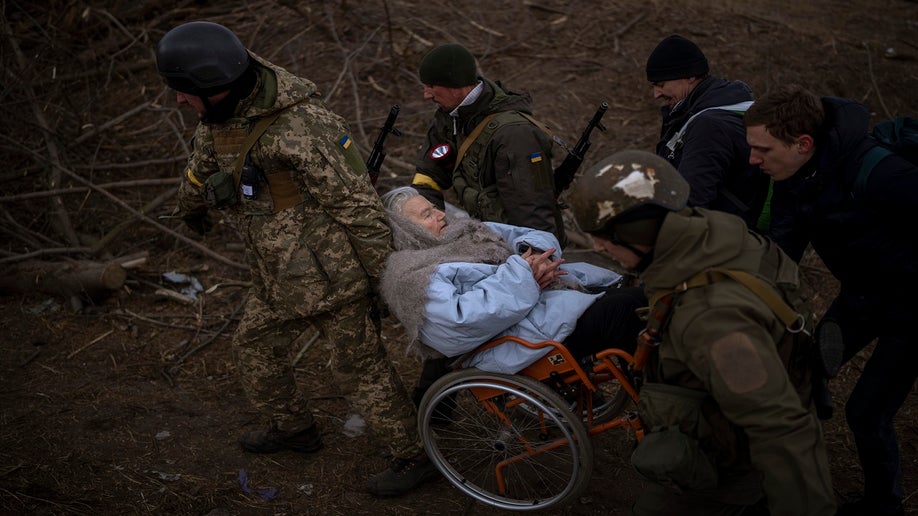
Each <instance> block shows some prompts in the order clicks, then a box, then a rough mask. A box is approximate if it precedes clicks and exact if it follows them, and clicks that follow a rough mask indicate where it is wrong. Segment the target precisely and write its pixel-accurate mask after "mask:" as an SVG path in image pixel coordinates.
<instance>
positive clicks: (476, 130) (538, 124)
mask: <svg viewBox="0 0 918 516" xmlns="http://www.w3.org/2000/svg"><path fill="white" fill-rule="evenodd" d="M516 113H517V114H518V115H520V116H521V117H523V118H525V119H526V120H529V121H530V122H531V123H532V125H534V126H536V127H538V128H539V129H541V130H542V131H545V134H547V135H548V136H549V138H553V137H554V134H553V133H552V132H551V130H550V129H549V128H548V126H546V125H545V124H543V123H542V122H539V121H538V120H536V119H535V118H533V117H532V116H530V115H528V114H526V113H523V112H520V111H517V112H516ZM497 114H498V113H491V114H490V115H488V116H486V117H484V118H483V119H482V120H481V122H478V125H476V126H475V128H474V129H472V132H470V133H469V135H468V136H466V138H465V140H463V141H462V145H461V146H460V147H459V152H458V153H457V154H456V167H458V166H459V164H460V163H462V158H463V157H464V156H465V153H466V152H468V150H469V147H470V146H471V145H472V143H474V142H475V140H476V139H478V135H480V134H481V132H482V131H484V128H485V127H486V126H487V125H488V122H489V121H490V120H491V119H492V118H494V117H495V116H496V115H497Z"/></svg>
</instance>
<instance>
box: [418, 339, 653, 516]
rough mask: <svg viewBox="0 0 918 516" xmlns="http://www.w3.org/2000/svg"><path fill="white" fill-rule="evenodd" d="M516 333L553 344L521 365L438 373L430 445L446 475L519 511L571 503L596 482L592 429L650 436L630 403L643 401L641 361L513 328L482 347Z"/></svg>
mask: <svg viewBox="0 0 918 516" xmlns="http://www.w3.org/2000/svg"><path fill="white" fill-rule="evenodd" d="M507 341H514V342H517V343H518V344H521V345H523V346H527V347H530V348H544V347H550V348H551V349H550V350H549V352H548V353H547V354H546V355H545V356H543V357H542V358H540V359H539V360H537V361H536V362H535V363H533V364H531V365H529V366H528V367H526V368H525V369H523V370H522V371H520V372H518V373H517V374H512V375H508V374H501V373H490V372H485V371H481V370H478V369H474V368H467V369H458V370H454V371H452V372H450V373H447V374H446V375H444V376H443V377H441V378H440V379H438V380H437V381H436V382H435V383H434V384H433V385H432V386H431V387H430V388H429V389H428V390H427V392H426V394H425V395H424V397H423V399H422V400H421V403H420V406H419V409H418V430H419V432H420V435H421V438H422V439H423V441H424V447H425V449H426V451H427V454H428V456H429V457H430V460H431V461H432V462H433V463H434V464H435V465H436V466H437V468H438V469H439V470H440V472H441V473H442V474H443V476H444V477H446V478H447V480H449V482H450V483H452V484H453V485H454V486H455V487H456V488H458V489H459V490H461V491H462V492H463V493H465V494H466V495H468V496H470V497H472V498H473V499H475V500H477V501H479V502H482V503H485V504H487V505H491V506H494V507H497V508H500V509H505V510H514V511H534V510H545V509H548V508H550V507H553V506H560V505H564V504H567V503H570V502H572V501H574V500H576V499H577V498H578V497H579V496H580V495H581V494H582V492H583V490H584V489H585V488H586V487H587V485H588V484H589V481H590V477H591V474H592V469H593V447H592V443H591V441H590V437H591V436H593V435H596V434H599V433H601V432H605V431H606V430H609V429H612V428H621V429H624V430H626V431H627V432H628V433H631V434H633V435H634V437H635V438H636V439H638V440H640V439H641V438H642V437H643V435H644V428H643V426H642V424H641V421H640V419H639V418H638V417H637V414H636V412H634V411H625V408H626V406H627V405H628V404H629V403H631V402H633V403H634V404H635V405H634V406H635V407H636V403H637V401H638V394H637V389H636V388H635V386H634V385H635V383H634V382H633V380H632V379H633V376H632V373H633V371H639V368H635V367H633V366H634V365H635V358H634V357H633V356H632V355H631V354H629V353H627V352H626V351H623V350H620V349H615V348H610V349H606V350H603V351H601V352H599V353H597V354H595V355H593V356H591V357H590V360H589V361H588V364H587V365H586V366H582V365H581V363H579V362H578V361H577V360H576V359H575V358H574V357H573V355H571V353H570V352H569V351H568V350H567V348H565V346H564V345H563V344H561V343H559V342H554V341H545V342H539V343H532V342H528V341H525V340H523V339H520V338H517V337H513V336H507V337H501V338H499V339H496V340H493V341H490V342H488V343H486V344H484V345H482V346H481V347H479V348H478V349H477V350H475V351H474V352H480V351H483V350H485V349H489V348H491V347H494V346H498V345H500V344H503V343H505V342H507ZM474 352H473V353H474ZM462 361H463V360H460V361H459V362H462ZM638 374H639V373H638Z"/></svg>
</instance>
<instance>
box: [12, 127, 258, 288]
mask: <svg viewBox="0 0 918 516" xmlns="http://www.w3.org/2000/svg"><path fill="white" fill-rule="evenodd" d="M0 136H2V135H0ZM25 151H26V152H29V153H31V154H33V155H35V156H37V157H39V158H43V156H41V155H40V154H38V153H36V152H35V151H33V150H31V149H25ZM51 165H52V167H54V168H56V169H59V170H60V171H61V172H63V173H64V174H66V175H68V176H70V177H71V178H73V179H74V180H76V181H77V182H78V183H80V184H82V185H85V186H86V187H88V188H89V189H91V190H93V191H96V192H99V193H101V194H102V195H104V196H105V197H108V198H109V199H111V200H112V201H114V203H115V204H117V205H118V206H121V207H122V208H124V209H125V210H127V211H128V212H130V213H132V214H134V215H135V216H137V218H138V219H140V220H143V221H144V222H146V223H148V224H150V225H152V226H154V227H155V228H157V229H159V230H160V231H162V232H164V233H166V234H168V235H170V236H172V237H174V238H176V239H178V240H181V241H182V242H185V243H186V244H188V245H190V246H192V247H194V248H195V249H197V250H198V251H201V252H202V253H204V254H205V255H207V256H210V257H211V258H213V259H215V260H217V261H219V262H221V263H224V264H226V265H229V266H231V267H235V268H237V269H243V270H248V268H249V267H248V266H247V265H245V264H242V263H238V262H235V261H233V260H230V259H229V258H227V257H225V256H223V255H221V254H219V253H217V252H214V251H212V250H210V249H209V248H207V247H206V246H204V245H202V244H200V243H198V242H195V241H194V240H192V239H190V238H188V237H186V236H185V235H182V234H180V233H177V232H175V231H173V230H171V229H169V228H167V227H166V226H164V225H162V224H160V223H159V222H157V221H156V220H154V219H152V218H150V217H148V216H147V215H145V214H143V213H141V212H140V211H137V210H136V209H134V208H133V207H131V205H129V204H128V203H126V202H124V201H122V200H121V199H119V198H118V197H116V196H115V195H113V194H112V193H110V192H109V191H108V190H103V189H102V188H99V187H98V186H96V185H94V184H93V183H92V182H91V181H89V180H88V179H85V178H83V177H82V176H80V175H79V174H77V173H76V172H73V171H71V170H70V169H68V168H66V167H64V166H63V165H61V164H59V163H53V162H52V163H51Z"/></svg>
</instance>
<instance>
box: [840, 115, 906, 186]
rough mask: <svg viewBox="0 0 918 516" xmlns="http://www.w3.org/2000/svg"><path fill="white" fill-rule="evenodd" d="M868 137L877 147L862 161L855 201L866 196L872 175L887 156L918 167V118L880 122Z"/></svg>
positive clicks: (903, 117)
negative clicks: (892, 156)
mask: <svg viewBox="0 0 918 516" xmlns="http://www.w3.org/2000/svg"><path fill="white" fill-rule="evenodd" d="M868 136H869V137H870V138H871V139H873V140H874V141H875V142H876V143H877V145H875V146H874V147H873V148H872V149H870V150H869V151H867V153H866V154H864V159H863V161H861V168H860V170H859V171H858V173H857V177H856V178H855V180H854V188H853V195H854V198H855V199H857V198H860V197H862V196H863V195H864V189H865V188H866V187H867V179H868V178H869V177H870V173H871V172H873V169H874V168H875V167H876V166H877V164H878V163H879V162H880V161H881V160H882V159H883V158H885V157H886V156H889V155H890V154H896V155H898V156H901V157H903V158H905V159H907V160H908V161H910V162H911V163H913V164H915V165H918V118H912V117H907V116H897V117H896V118H895V119H893V120H884V121H882V122H878V123H877V124H876V126H874V128H873V131H871V132H870V133H869V134H868Z"/></svg>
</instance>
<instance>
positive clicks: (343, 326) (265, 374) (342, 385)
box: [233, 296, 422, 457]
mask: <svg viewBox="0 0 918 516" xmlns="http://www.w3.org/2000/svg"><path fill="white" fill-rule="evenodd" d="M284 312H287V313H292V311H286V310H285V311H284ZM310 326H314V327H316V328H317V329H318V330H319V331H320V332H321V333H322V335H323V336H324V337H325V338H326V339H328V341H329V342H330V343H331V344H332V357H331V359H332V360H331V362H332V377H333V380H334V381H335V382H336V384H337V386H338V387H339V389H340V390H341V391H342V392H343V393H344V394H345V395H347V397H348V400H349V401H350V403H351V405H352V408H353V409H354V410H355V411H356V412H357V413H359V414H360V415H361V416H363V418H364V420H365V421H366V422H367V424H368V425H369V427H370V430H371V431H372V432H373V433H374V435H376V436H379V437H385V439H386V440H387V441H388V446H389V451H390V452H391V453H392V455H393V456H395V457H412V456H414V455H416V454H418V453H420V452H421V450H422V447H421V444H420V440H419V438H418V433H417V416H416V414H415V410H414V406H413V405H412V403H411V401H410V398H409V397H408V394H407V390H406V389H405V387H404V385H403V384H402V382H401V380H400V378H399V376H398V373H397V372H396V370H395V368H394V366H393V365H392V362H391V361H390V360H389V357H388V355H387V354H386V350H385V348H384V347H383V345H382V340H381V338H380V336H379V331H378V329H377V327H376V325H374V323H373V321H372V320H371V319H370V317H369V301H368V300H367V299H359V300H357V301H355V302H353V303H349V304H345V305H343V306H341V307H340V308H338V309H337V310H335V311H330V312H325V313H322V314H319V315H316V316H315V317H311V318H289V317H285V316H283V315H280V314H279V313H277V312H274V311H272V310H271V309H270V308H269V307H268V306H267V305H266V304H265V303H264V302H263V301H262V300H260V299H259V298H258V297H257V296H250V297H249V300H248V302H247V303H246V310H245V315H244V316H243V317H242V321H241V322H240V323H239V326H238V327H237V328H236V333H235V334H234V336H233V348H234V352H235V358H236V364H237V366H238V368H239V370H240V373H241V376H242V386H243V390H244V391H245V394H246V397H247V398H248V399H249V401H250V402H251V403H252V404H253V405H254V406H255V407H256V408H258V409H259V411H260V412H261V413H262V414H263V415H264V416H265V418H267V419H269V420H270V421H271V424H272V425H274V426H276V427H277V428H278V429H280V430H283V431H299V430H303V429H305V428H308V427H309V426H312V425H313V424H315V420H314V418H313V416H312V413H311V411H310V410H309V407H308V403H307V398H308V396H307V395H306V393H304V392H303V390H302V389H301V388H299V387H298V385H297V382H296V378H295V376H294V370H293V366H292V359H293V356H292V355H293V352H295V351H297V350H295V349H293V344H294V342H295V341H296V340H297V338H298V337H300V336H301V335H302V334H303V333H304V332H305V331H307V330H308V328H309V327H310Z"/></svg>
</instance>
